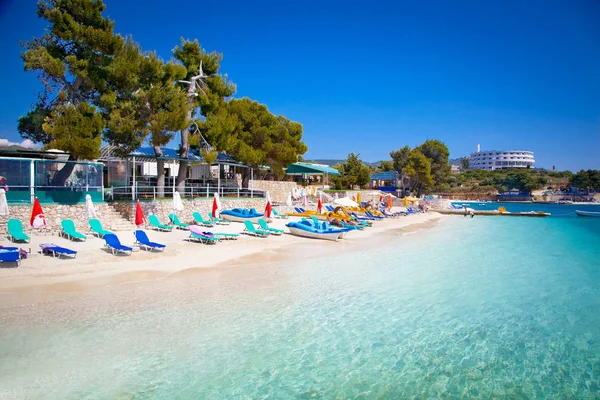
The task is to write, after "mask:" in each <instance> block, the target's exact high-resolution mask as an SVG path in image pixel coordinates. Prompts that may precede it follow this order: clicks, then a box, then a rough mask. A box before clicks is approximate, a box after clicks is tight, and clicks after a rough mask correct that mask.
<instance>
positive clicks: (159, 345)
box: [0, 218, 600, 399]
mask: <svg viewBox="0 0 600 400" xmlns="http://www.w3.org/2000/svg"><path fill="white" fill-rule="evenodd" d="M553 223H554V224H555V225H552V224H553ZM548 224H550V225H548ZM573 224H574V222H573V221H570V222H569V225H562V224H561V221H560V220H557V221H556V222H553V221H543V222H542V221H536V220H533V219H531V220H519V221H518V220H517V219H508V220H507V221H504V220H502V219H492V218H490V219H486V218H475V219H468V220H464V219H459V220H455V221H454V223H453V224H442V225H441V226H440V227H439V228H437V229H435V230H431V231H426V232H420V233H419V234H417V235H410V236H403V237H399V238H398V241H397V242H396V243H389V244H386V245H385V247H383V248H382V247H376V248H374V249H372V250H365V251H364V252H361V253H355V254H351V255H347V256H346V255H336V257H334V258H327V259H320V260H307V261H300V262H298V263H295V264H289V265H272V264H271V265H267V266H258V267H251V268H247V269H244V270H241V272H240V271H237V272H232V271H220V272H210V274H213V275H210V277H209V276H208V275H206V279H202V276H203V275H202V274H199V275H198V276H197V278H196V279H190V277H189V276H186V277H185V278H184V279H179V280H178V279H171V280H165V281H163V282H158V283H152V284H145V285H144V284H139V285H131V286H127V287H121V288H117V289H114V288H113V289H107V290H106V291H103V292H101V293H99V294H97V295H96V297H94V296H92V295H90V297H85V296H84V297H82V298H76V299H71V300H70V301H69V302H63V303H57V304H54V305H53V306H52V307H47V308H45V309H43V310H40V311H39V312H38V313H36V312H33V311H32V310H27V311H26V312H25V311H23V310H24V309H21V311H16V312H20V313H22V314H23V316H24V318H23V323H22V324H14V325H11V326H9V327H4V328H2V330H1V331H0V397H6V398H32V397H40V396H43V397H44V398H89V399H92V398H119V399H150V398H174V397H178V398H210V399H229V398H239V399H261V398H276V399H286V398H294V399H298V398H299V399H315V398H356V399H378V398H386V399H387V398H391V399H393V398H436V397H437V398H459V397H462V398H494V397H496V398H557V399H558V398H560V399H563V398H577V399H586V398H589V399H591V398H597V394H598V391H599V387H598V382H599V377H598V371H600V346H599V343H600V312H599V311H600V302H599V299H600V287H599V282H600V280H599V279H598V278H599V277H600V275H599V274H600V272H598V269H597V260H598V259H600V258H599V257H600V253H599V251H600V250H599V249H598V246H597V245H596V244H597V243H598V237H594V236H591V237H590V235H589V230H586V232H587V233H586V235H585V236H582V237H580V238H578V239H577V240H576V239H574V236H575V235H577V234H578V230H577V226H576V225H573ZM536 230H539V231H541V232H543V235H541V236H532V232H536ZM573 246H577V247H576V248H574V247H573ZM90 310H93V312H90Z"/></svg>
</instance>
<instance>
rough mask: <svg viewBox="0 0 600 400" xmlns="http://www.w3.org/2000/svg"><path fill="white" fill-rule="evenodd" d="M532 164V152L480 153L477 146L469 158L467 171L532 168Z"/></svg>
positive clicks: (504, 151) (489, 151)
mask: <svg viewBox="0 0 600 400" xmlns="http://www.w3.org/2000/svg"><path fill="white" fill-rule="evenodd" d="M533 163H535V160H534V158H533V152H532V151H525V150H501V151H498V150H485V151H480V147H479V145H477V151H476V152H475V153H471V155H470V156H469V169H486V170H490V171H491V170H495V169H506V168H533Z"/></svg>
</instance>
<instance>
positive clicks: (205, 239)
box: [189, 226, 220, 244]
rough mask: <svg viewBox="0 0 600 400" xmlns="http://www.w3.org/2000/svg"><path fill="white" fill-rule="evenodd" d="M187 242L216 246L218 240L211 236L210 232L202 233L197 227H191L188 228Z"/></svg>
mask: <svg viewBox="0 0 600 400" xmlns="http://www.w3.org/2000/svg"><path fill="white" fill-rule="evenodd" d="M189 240H191V241H192V242H200V243H204V244H217V243H219V240H220V239H219V238H218V237H216V236H215V235H213V233H212V232H202V231H201V230H200V228H198V227H197V226H192V227H190V237H189Z"/></svg>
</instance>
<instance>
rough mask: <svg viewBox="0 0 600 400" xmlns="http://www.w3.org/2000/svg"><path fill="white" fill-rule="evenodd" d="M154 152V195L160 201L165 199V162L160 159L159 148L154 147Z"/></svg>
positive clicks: (160, 152)
mask: <svg viewBox="0 0 600 400" xmlns="http://www.w3.org/2000/svg"><path fill="white" fill-rule="evenodd" d="M154 152H155V153H156V186H157V188H156V195H157V197H158V198H159V199H162V198H164V197H165V160H163V159H162V158H160V157H161V156H162V151H161V150H160V146H154Z"/></svg>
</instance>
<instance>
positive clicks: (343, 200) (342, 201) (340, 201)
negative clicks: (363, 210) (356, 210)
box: [333, 197, 358, 207]
mask: <svg viewBox="0 0 600 400" xmlns="http://www.w3.org/2000/svg"><path fill="white" fill-rule="evenodd" d="M333 202H334V203H335V204H337V205H340V206H344V207H358V203H357V202H355V201H352V200H351V199H350V198H349V197H342V198H341V199H335V200H333Z"/></svg>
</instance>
